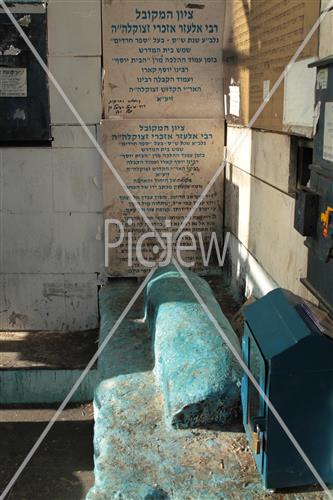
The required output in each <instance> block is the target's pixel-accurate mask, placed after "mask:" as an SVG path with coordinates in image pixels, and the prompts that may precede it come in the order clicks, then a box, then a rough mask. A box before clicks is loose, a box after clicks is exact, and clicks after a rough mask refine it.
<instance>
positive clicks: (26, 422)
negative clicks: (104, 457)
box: [0, 404, 94, 500]
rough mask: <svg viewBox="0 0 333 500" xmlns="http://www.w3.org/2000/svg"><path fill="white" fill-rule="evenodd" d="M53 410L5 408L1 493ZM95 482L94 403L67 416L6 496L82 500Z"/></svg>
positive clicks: (0, 434)
mask: <svg viewBox="0 0 333 500" xmlns="http://www.w3.org/2000/svg"><path fill="white" fill-rule="evenodd" d="M54 411H55V410H54V409H41V408H38V409H18V410H0V492H2V491H3V489H4V488H5V486H6V485H7V483H8V481H9V480H10V478H11V477H12V475H13V474H14V473H15V471H16V470H17V468H18V466H19V465H20V463H21V461H22V460H23V459H24V458H25V456H26V455H27V453H28V452H29V451H30V449H31V447H32V446H33V444H34V443H35V441H36V440H37V438H38V437H39V435H40V434H41V433H42V431H43V429H44V428H45V426H46V424H47V422H48V421H49V420H50V419H51V417H52V415H53V414H54ZM93 482H94V474H93V416H92V405H91V404H87V405H79V406H76V407H74V408H70V409H67V410H65V411H64V412H63V414H62V415H61V417H60V419H59V421H58V422H57V423H56V424H55V425H54V427H53V429H52V430H51V431H50V433H49V435H48V436H47V438H46V439H45V441H44V443H43V444H42V445H41V447H40V449H39V450H38V452H37V453H36V454H35V456H34V457H33V459H32V460H31V462H30V464H29V466H27V468H26V469H25V471H24V472H23V473H22V476H21V477H20V478H19V480H18V481H17V483H16V484H15V486H14V488H13V489H12V491H11V493H10V495H9V496H7V498H8V499H10V500H81V499H84V498H85V496H86V494H87V492H88V490H89V489H90V488H91V486H92V485H93Z"/></svg>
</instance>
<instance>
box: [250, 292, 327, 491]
mask: <svg viewBox="0 0 333 500" xmlns="http://www.w3.org/2000/svg"><path fill="white" fill-rule="evenodd" d="M326 333H327V332H324V331H323V329H322V328H321V326H320V325H319V323H318V322H317V321H316V319H315V318H314V317H313V315H312V313H311V312H310V310H309V309H308V306H307V305H306V304H305V303H304V302H303V301H302V299H300V298H299V297H297V296H295V295H293V294H291V293H290V292H288V291H286V290H283V289H276V290H274V291H272V292H270V293H269V294H267V295H266V296H265V297H263V298H262V299H260V300H258V301H257V302H255V303H254V304H251V305H249V306H248V307H247V308H246V310H245V327H244V337H243V357H244V361H245V363H246V364H247V366H248V367H249V369H250V371H251V373H253V375H254V376H255V377H256V379H257V381H258V382H259V384H260V386H261V388H262V389H263V391H264V392H265V394H266V396H267V397H268V398H269V399H270V401H271V402H272V404H273V405H274V406H275V408H276V409H277V411H278V412H279V414H280V416H281V417H282V419H283V420H284V422H285V423H286V425H287V426H288V428H289V430H290V431H291V432H292V434H293V435H294V436H295V438H296V440H297V441H298V443H299V444H300V445H301V447H302V449H303V450H304V452H305V453H306V455H307V456H308V458H309V459H310V460H311V462H312V464H313V465H314V466H315V468H316V469H317V471H318V472H319V474H320V475H321V477H322V478H323V480H324V481H325V482H326V483H328V484H331V483H333V425H332V423H333V339H332V338H330V337H329V336H328V335H326ZM242 406H243V422H244V427H245V431H246V434H247V437H248V439H249V442H250V446H251V448H252V451H253V454H254V458H255V461H256V464H257V468H258V471H259V472H260V474H261V476H262V479H263V482H264V485H265V486H266V487H267V488H273V489H275V488H286V487H292V486H302V485H307V484H314V483H316V479H315V478H314V476H313V474H312V473H311V471H310V470H309V468H308V467H307V465H306V464H305V462H304V461H303V459H302V458H301V456H300V455H299V453H298V452H297V450H296V448H295V447H294V445H293V444H292V443H291V441H290V440H289V438H288V437H287V435H286V434H285V432H284V431H283V429H282V428H281V426H280V424H279V423H278V422H277V420H276V419H275V417H274V416H273V415H272V413H271V412H270V410H269V408H268V407H267V405H266V403H265V402H264V400H263V398H262V397H261V396H260V395H259V393H258V391H256V389H255V388H254V387H253V385H252V383H251V382H250V381H249V380H248V377H247V376H246V375H244V376H243V381H242Z"/></svg>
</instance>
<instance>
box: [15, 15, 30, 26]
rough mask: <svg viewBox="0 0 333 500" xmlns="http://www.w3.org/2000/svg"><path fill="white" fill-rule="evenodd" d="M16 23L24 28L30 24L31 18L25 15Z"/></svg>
mask: <svg viewBox="0 0 333 500" xmlns="http://www.w3.org/2000/svg"><path fill="white" fill-rule="evenodd" d="M18 23H19V24H20V25H21V26H24V27H27V26H29V25H30V23H31V16H30V15H28V14H27V15H26V16H23V17H21V19H19V21H18Z"/></svg>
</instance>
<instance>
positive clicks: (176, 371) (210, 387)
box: [145, 266, 240, 428]
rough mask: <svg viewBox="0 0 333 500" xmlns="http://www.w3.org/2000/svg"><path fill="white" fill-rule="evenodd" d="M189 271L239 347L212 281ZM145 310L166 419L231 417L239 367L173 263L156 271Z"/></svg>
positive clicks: (199, 422) (188, 423)
mask: <svg viewBox="0 0 333 500" xmlns="http://www.w3.org/2000/svg"><path fill="white" fill-rule="evenodd" d="M187 275H188V277H189V279H190V280H191V283H192V284H193V286H194V287H195V289H196V290H197V291H198V292H199V294H200V295H201V297H202V298H203V300H204V302H205V303H206V304H207V306H208V307H209V309H210V311H211V312H212V313H213V315H214V317H215V318H216V319H217V321H218V322H219V324H220V326H221V327H222V329H223V331H224V332H225V333H226V335H227V336H228V338H229V340H230V341H231V342H232V343H233V345H234V346H235V347H236V349H237V350H238V351H239V352H240V346H239V342H238V339H237V337H236V334H235V333H234V331H233V329H232V328H231V326H230V323H229V322H228V320H227V318H226V317H225V316H224V314H223V313H222V311H221V308H220V306H219V304H218V303H217V301H216V299H215V297H214V295H213V292H212V290H211V288H210V287H209V285H208V283H207V282H206V281H205V280H203V279H202V278H200V277H199V276H198V275H196V274H194V273H191V272H187ZM145 309H146V320H147V324H148V328H149V331H150V332H151V334H152V338H153V345H154V354H155V374H156V378H157V382H158V384H159V385H160V387H161V389H162V393H163V399H164V410H165V418H166V421H167V423H168V424H171V425H172V426H173V427H175V428H188V427H199V426H203V425H207V424H211V423H219V424H225V423H226V422H228V421H229V420H230V419H231V417H232V416H233V415H234V413H235V410H236V409H237V408H238V404H239V386H240V368H239V366H238V364H237V361H236V360H234V358H233V355H232V353H231V352H230V350H229V348H228V347H227V346H226V344H225V342H224V341H223V340H222V339H221V336H220V334H219V333H218V331H217V330H216V328H215V327H214V326H213V324H212V323H211V321H210V319H209V318H208V317H207V315H206V313H205V311H204V310H203V309H202V307H201V305H200V304H199V303H198V302H197V301H196V299H195V297H194V296H193V294H192V292H191V291H190V289H189V288H188V286H187V284H186V283H185V281H184V280H183V279H182V277H181V276H180V275H179V273H178V272H177V270H176V269H175V268H174V267H173V266H172V267H168V268H164V269H160V270H158V271H157V272H156V273H155V274H154V275H153V277H152V279H151V280H150V282H149V283H148V285H147V289H146V298H145Z"/></svg>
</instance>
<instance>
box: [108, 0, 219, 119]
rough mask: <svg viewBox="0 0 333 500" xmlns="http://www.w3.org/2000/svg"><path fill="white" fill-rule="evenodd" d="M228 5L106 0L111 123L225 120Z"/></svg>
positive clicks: (208, 1)
mask: <svg viewBox="0 0 333 500" xmlns="http://www.w3.org/2000/svg"><path fill="white" fill-rule="evenodd" d="M223 17H224V2H222V1H215V0H202V1H200V2H198V3H186V2H183V1H179V0H162V1H158V2H157V1H152V0H150V1H138V2H133V1H131V0H112V1H110V0H104V2H103V61H104V71H105V74H104V94H103V100H104V116H105V117H106V118H113V117H117V116H118V117H126V118H137V117H140V118H143V117H146V118H155V117H163V118H201V117H202V118H222V117H223V95H222V27H223Z"/></svg>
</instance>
